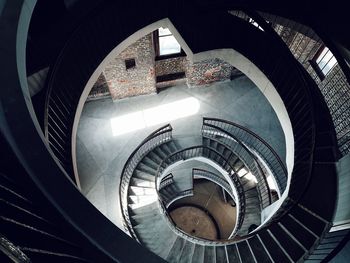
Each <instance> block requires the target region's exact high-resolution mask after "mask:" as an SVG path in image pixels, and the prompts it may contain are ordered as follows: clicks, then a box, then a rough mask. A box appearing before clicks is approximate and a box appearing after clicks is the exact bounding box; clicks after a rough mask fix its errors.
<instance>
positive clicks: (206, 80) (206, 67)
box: [187, 58, 237, 87]
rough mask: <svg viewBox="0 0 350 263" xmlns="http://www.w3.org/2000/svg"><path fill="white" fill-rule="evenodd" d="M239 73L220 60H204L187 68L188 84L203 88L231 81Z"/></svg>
mask: <svg viewBox="0 0 350 263" xmlns="http://www.w3.org/2000/svg"><path fill="white" fill-rule="evenodd" d="M235 73H237V72H236V70H235V68H234V67H233V66H232V65H231V64H229V63H227V62H225V61H223V60H221V59H218V58H215V59H208V60H203V61H201V62H196V63H194V64H189V65H188V68H187V84H188V85H189V86H190V87H191V86H202V85H207V84H211V83H213V82H218V81H225V80H230V79H231V78H232V75H233V74H235Z"/></svg>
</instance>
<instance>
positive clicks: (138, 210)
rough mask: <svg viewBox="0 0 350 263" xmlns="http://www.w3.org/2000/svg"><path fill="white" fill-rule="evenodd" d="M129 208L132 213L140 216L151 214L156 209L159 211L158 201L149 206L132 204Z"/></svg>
mask: <svg viewBox="0 0 350 263" xmlns="http://www.w3.org/2000/svg"><path fill="white" fill-rule="evenodd" d="M128 207H129V208H130V210H131V213H132V214H133V215H139V214H143V213H147V212H151V211H152V210H154V209H159V208H158V201H156V202H153V203H151V204H149V205H145V206H140V205H138V204H130V205H128Z"/></svg>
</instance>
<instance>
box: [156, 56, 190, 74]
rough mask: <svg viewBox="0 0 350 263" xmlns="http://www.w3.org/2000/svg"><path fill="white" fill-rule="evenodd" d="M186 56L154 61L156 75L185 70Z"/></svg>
mask: <svg viewBox="0 0 350 263" xmlns="http://www.w3.org/2000/svg"><path fill="white" fill-rule="evenodd" d="M187 64H188V61H187V58H186V57H177V58H168V59H162V60H157V61H156V68H155V69H156V76H164V75H168V74H172V73H179V72H186V69H187Z"/></svg>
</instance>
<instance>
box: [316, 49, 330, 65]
mask: <svg viewBox="0 0 350 263" xmlns="http://www.w3.org/2000/svg"><path fill="white" fill-rule="evenodd" d="M328 50H329V49H328V48H327V47H325V48H324V49H323V50H322V52H321V54H320V55H319V56H318V58H317V59H316V63H317V64H318V63H320V61H321V60H322V58H323V57H324V55H325V54H326V53H327V52H328Z"/></svg>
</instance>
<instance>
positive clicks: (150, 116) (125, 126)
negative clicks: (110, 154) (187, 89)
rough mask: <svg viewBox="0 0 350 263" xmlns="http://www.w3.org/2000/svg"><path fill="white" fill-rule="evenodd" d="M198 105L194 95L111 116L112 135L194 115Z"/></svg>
mask: <svg viewBox="0 0 350 263" xmlns="http://www.w3.org/2000/svg"><path fill="white" fill-rule="evenodd" d="M199 107H200V104H199V101H198V100H197V99H196V98H194V97H189V98H186V99H182V100H177V101H174V102H171V103H167V104H163V105H160V106H156V107H152V108H148V109H145V110H141V111H136V112H133V113H129V114H126V115H122V116H119V117H115V118H112V119H111V120H110V121H111V128H112V133H113V136H118V135H122V134H126V133H129V132H133V131H137V130H141V129H144V128H146V127H151V126H155V125H158V124H162V123H167V122H170V121H173V120H176V119H180V118H185V117H188V116H191V115H194V114H196V113H197V112H198V110H199Z"/></svg>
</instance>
